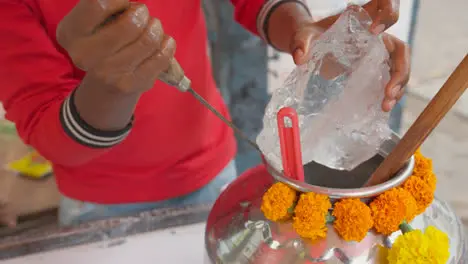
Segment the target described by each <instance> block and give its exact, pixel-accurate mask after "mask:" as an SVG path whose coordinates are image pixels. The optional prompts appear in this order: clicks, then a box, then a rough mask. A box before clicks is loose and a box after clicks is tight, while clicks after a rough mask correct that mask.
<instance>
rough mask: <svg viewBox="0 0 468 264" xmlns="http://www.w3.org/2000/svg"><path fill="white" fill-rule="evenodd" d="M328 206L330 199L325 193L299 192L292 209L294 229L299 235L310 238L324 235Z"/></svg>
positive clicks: (329, 205)
mask: <svg viewBox="0 0 468 264" xmlns="http://www.w3.org/2000/svg"><path fill="white" fill-rule="evenodd" d="M330 208H331V203H330V199H329V198H328V196H326V195H323V194H316V193H312V192H310V193H303V194H301V196H300V198H299V201H298V202H297V205H296V208H295V209H294V213H295V216H294V222H293V228H294V230H296V232H297V234H299V235H300V236H301V237H304V238H309V239H312V240H315V239H318V238H324V237H326V236H327V220H326V217H327V214H328V210H329V209H330Z"/></svg>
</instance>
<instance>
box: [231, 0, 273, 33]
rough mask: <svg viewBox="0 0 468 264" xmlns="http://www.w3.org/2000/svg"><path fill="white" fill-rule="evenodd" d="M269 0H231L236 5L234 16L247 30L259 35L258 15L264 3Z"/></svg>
mask: <svg viewBox="0 0 468 264" xmlns="http://www.w3.org/2000/svg"><path fill="white" fill-rule="evenodd" d="M267 1H268V0H231V3H232V4H233V5H234V18H235V19H236V21H237V22H238V23H239V24H241V25H242V26H244V27H245V28H246V29H247V30H249V31H250V32H252V33H254V34H255V35H259V32H258V26H257V17H258V14H259V13H260V10H261V9H262V7H263V4H265V2H267Z"/></svg>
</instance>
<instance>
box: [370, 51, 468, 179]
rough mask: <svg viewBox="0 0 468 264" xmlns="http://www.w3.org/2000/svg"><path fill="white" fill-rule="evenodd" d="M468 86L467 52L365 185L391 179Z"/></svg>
mask: <svg viewBox="0 0 468 264" xmlns="http://www.w3.org/2000/svg"><path fill="white" fill-rule="evenodd" d="M467 87H468V54H467V55H465V58H464V59H463V60H462V62H460V64H459V65H458V67H457V68H456V69H455V71H454V72H453V73H452V74H451V75H450V77H449V78H448V80H447V81H446V82H445V84H444V85H443V86H442V88H440V90H439V92H438V93H437V94H436V96H435V97H434V98H433V99H432V100H431V101H430V102H429V104H428V105H427V107H426V108H425V109H424V111H423V112H422V113H421V114H420V115H419V117H418V119H416V121H415V122H414V123H413V125H412V126H411V127H410V128H409V129H408V131H407V132H406V134H405V135H404V136H403V138H401V140H400V142H399V143H398V144H397V145H396V147H395V148H394V149H393V150H392V152H390V155H388V156H387V158H385V160H384V161H383V162H382V163H381V164H380V166H379V167H378V168H377V170H375V172H374V173H373V174H372V176H371V177H370V179H369V180H368V181H367V183H366V184H365V185H364V186H372V185H377V184H380V183H383V182H385V181H387V180H389V179H390V178H391V177H392V175H395V174H396V173H397V172H398V171H399V170H400V169H401V168H402V167H403V166H404V165H405V163H406V161H407V160H408V159H409V158H410V157H411V155H413V154H414V152H416V150H417V149H418V148H419V147H420V146H421V144H422V143H423V142H424V140H426V138H427V137H428V136H429V134H430V133H431V132H432V130H434V128H435V127H436V126H437V125H438V124H439V122H440V120H441V119H442V118H443V117H444V116H445V115H446V114H447V112H448V111H449V110H450V109H451V108H452V106H453V105H454V104H455V103H456V102H457V100H458V99H459V98H460V96H461V95H462V94H463V92H465V90H466V89H467Z"/></svg>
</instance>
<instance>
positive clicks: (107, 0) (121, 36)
mask: <svg viewBox="0 0 468 264" xmlns="http://www.w3.org/2000/svg"><path fill="white" fill-rule="evenodd" d="M57 41H58V42H59V44H60V45H61V46H62V47H63V48H64V49H65V50H66V51H67V52H68V54H69V55H70V57H71V59H72V60H73V62H74V64H75V65H76V66H77V67H78V68H80V69H82V70H84V71H86V76H85V78H84V79H83V81H82V83H81V85H80V87H79V88H78V89H77V91H76V94H75V98H74V99H75V100H74V103H75V104H76V107H77V108H78V110H79V113H80V115H81V118H82V119H84V120H85V121H86V122H87V123H88V124H89V125H91V126H92V127H94V128H96V129H100V130H119V129H122V128H123V127H125V126H126V125H127V124H128V122H129V120H130V119H131V116H132V114H133V109H134V107H135V105H136V103H137V101H138V99H139V96H140V95H141V93H142V92H144V91H147V90H149V89H151V88H152V87H153V85H154V82H155V81H156V80H157V79H158V76H159V75H160V73H161V72H163V71H165V70H167V69H168V66H169V62H170V60H171V59H172V58H173V56H174V53H175V49H176V44H175V41H174V39H173V38H171V37H170V36H168V35H166V34H165V33H164V30H163V27H162V25H161V22H160V21H159V20H158V19H156V18H152V17H151V16H150V15H149V11H148V9H147V7H146V6H145V5H143V4H137V3H130V1H129V0H99V1H96V0H81V1H79V2H78V4H77V5H76V6H75V7H74V8H73V9H72V10H71V12H70V13H69V14H67V15H66V16H65V18H63V20H62V21H61V22H60V24H59V25H58V27H57Z"/></svg>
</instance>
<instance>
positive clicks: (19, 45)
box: [0, 0, 128, 166]
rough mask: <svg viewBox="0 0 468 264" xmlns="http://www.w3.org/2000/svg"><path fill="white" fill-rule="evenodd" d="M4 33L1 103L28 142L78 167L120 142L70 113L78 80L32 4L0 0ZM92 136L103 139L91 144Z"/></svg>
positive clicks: (1, 31) (49, 156)
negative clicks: (100, 132) (71, 95)
mask: <svg viewBox="0 0 468 264" xmlns="http://www.w3.org/2000/svg"><path fill="white" fill-rule="evenodd" d="M0 36H2V38H1V41H0V87H1V88H0V101H1V102H2V103H3V105H4V107H5V110H6V112H7V114H6V118H7V119H9V120H11V121H12V122H14V123H15V124H16V128H17V130H18V134H19V136H20V137H21V138H22V139H23V141H24V142H25V143H26V144H28V145H30V146H32V147H34V148H35V149H36V150H37V151H39V152H40V153H41V154H42V155H43V156H44V157H45V158H47V159H48V160H50V161H51V162H53V163H55V164H60V165H64V166H77V165H81V164H84V163H86V162H88V161H90V160H92V159H93V158H96V157H97V156H100V155H102V154H103V153H105V152H106V151H107V150H108V149H109V147H111V146H112V145H113V144H116V143H118V142H117V140H116V141H112V140H109V139H106V138H102V137H99V135H97V136H96V135H92V133H90V132H93V130H92V128H87V127H86V125H83V124H82V122H81V123H80V120H79V118H76V117H75V116H74V115H76V113H75V114H74V113H70V108H73V103H70V102H72V101H73V100H69V95H70V94H71V92H72V91H73V90H74V89H75V88H76V87H77V86H78V85H79V83H80V80H79V79H76V78H74V76H73V69H74V68H73V65H72V63H71V62H70V60H69V59H68V58H67V57H66V56H65V55H64V54H62V53H60V52H59V51H58V50H57V48H56V46H55V45H54V43H53V41H52V40H51V39H50V38H49V36H48V35H47V33H46V31H45V29H44V27H43V26H42V25H41V22H40V18H39V17H38V16H37V15H36V14H35V13H33V11H32V10H31V9H30V7H28V6H27V5H26V4H24V3H23V2H22V1H17V0H0ZM70 105H71V106H70ZM65 124H68V127H67V126H66V125H65ZM77 124H78V125H77ZM80 124H81V125H80ZM70 131H71V132H70ZM127 132H128V131H127ZM75 134H76V136H75ZM110 136H111V137H110V138H111V139H112V138H116V137H115V134H114V135H110ZM122 138H123V136H119V137H118V139H119V140H122ZM79 139H82V140H81V141H80V140H79ZM88 139H91V140H88ZM92 139H98V140H99V139H103V141H101V142H104V143H101V144H94V145H93V144H91V143H93V142H92ZM106 140H107V141H106ZM87 143H90V144H87ZM98 143H99V142H98ZM108 143H109V144H108ZM110 143H112V144H110Z"/></svg>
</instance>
